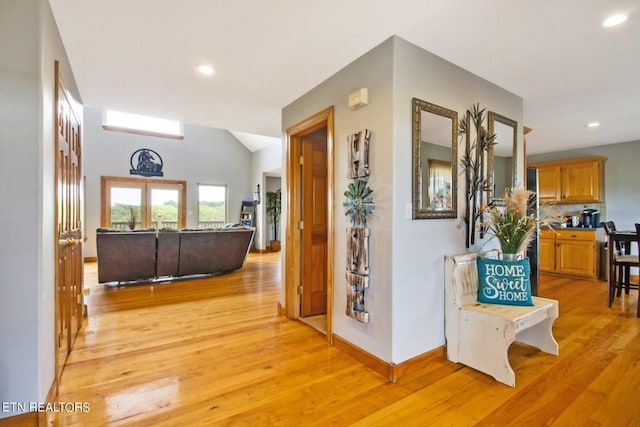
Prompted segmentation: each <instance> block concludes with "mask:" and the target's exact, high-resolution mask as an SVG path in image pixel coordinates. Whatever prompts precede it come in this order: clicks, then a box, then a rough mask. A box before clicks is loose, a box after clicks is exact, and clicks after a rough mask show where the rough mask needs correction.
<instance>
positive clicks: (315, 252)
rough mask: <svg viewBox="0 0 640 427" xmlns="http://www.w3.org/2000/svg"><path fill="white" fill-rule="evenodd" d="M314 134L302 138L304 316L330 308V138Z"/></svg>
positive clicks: (302, 304) (302, 310) (302, 303)
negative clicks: (328, 243)
mask: <svg viewBox="0 0 640 427" xmlns="http://www.w3.org/2000/svg"><path fill="white" fill-rule="evenodd" d="M314 135H316V134H313V135H311V136H307V137H303V138H302V140H301V144H302V146H301V152H302V162H301V174H302V221H303V227H302V254H301V255H302V272H301V274H302V277H301V284H302V298H301V309H300V314H301V316H303V317H304V316H313V315H317V314H325V313H326V312H327V235H328V226H327V220H328V212H327V194H328V188H327V139H326V136H324V133H322V132H320V134H319V135H316V136H314Z"/></svg>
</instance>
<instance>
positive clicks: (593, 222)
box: [582, 209, 600, 228]
mask: <svg viewBox="0 0 640 427" xmlns="http://www.w3.org/2000/svg"><path fill="white" fill-rule="evenodd" d="M582 226H583V227H584V228H597V227H599V226H600V212H598V210H597V209H585V210H583V211H582Z"/></svg>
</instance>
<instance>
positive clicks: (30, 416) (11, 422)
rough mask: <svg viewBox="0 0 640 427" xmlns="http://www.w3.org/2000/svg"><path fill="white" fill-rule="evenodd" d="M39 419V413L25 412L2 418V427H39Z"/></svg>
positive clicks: (0, 420) (0, 425) (0, 421)
mask: <svg viewBox="0 0 640 427" xmlns="http://www.w3.org/2000/svg"><path fill="white" fill-rule="evenodd" d="M38 419H39V417H38V412H25V413H24V414H19V415H13V416H11V417H6V418H0V427H38V425H40V424H39V421H38ZM42 425H44V424H42Z"/></svg>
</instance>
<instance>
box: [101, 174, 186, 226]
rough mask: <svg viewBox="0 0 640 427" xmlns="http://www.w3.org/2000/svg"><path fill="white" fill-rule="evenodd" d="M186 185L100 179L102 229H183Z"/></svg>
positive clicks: (139, 180) (126, 179)
mask: <svg viewBox="0 0 640 427" xmlns="http://www.w3.org/2000/svg"><path fill="white" fill-rule="evenodd" d="M185 205H186V182H185V181H170V180H147V179H138V178H115V177H102V218H101V221H100V222H101V224H102V227H106V228H116V229H120V230H134V229H140V228H159V229H163V228H164V229H175V230H177V229H179V228H184V227H185V226H186V218H185Z"/></svg>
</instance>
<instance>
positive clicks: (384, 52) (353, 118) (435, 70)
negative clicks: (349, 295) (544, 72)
mask: <svg viewBox="0 0 640 427" xmlns="http://www.w3.org/2000/svg"><path fill="white" fill-rule="evenodd" d="M364 87H366V88H368V90H369V105H367V106H366V107H363V108H361V109H358V110H355V111H350V110H348V108H347V96H348V94H349V93H351V92H353V91H355V90H357V89H359V88H364ZM412 97H418V98H420V99H423V100H425V101H428V102H432V103H435V104H438V105H441V106H443V107H447V108H450V109H453V110H456V111H458V114H459V115H462V114H464V112H465V111H466V109H468V108H471V107H472V105H473V104H474V103H476V102H480V104H481V106H482V107H486V108H487V111H488V110H493V111H495V112H497V113H499V114H502V115H504V116H506V117H509V118H511V119H513V120H516V121H518V123H522V118H523V102H522V99H521V98H520V97H518V96H516V95H514V94H512V93H510V92H508V91H506V90H504V89H501V88H500V87H498V86H496V85H494V84H492V83H490V82H488V81H486V80H484V79H482V78H480V77H478V76H475V75H473V74H471V73H469V72H468V71H465V70H463V69H461V68H459V67H457V66H456V65H454V64H451V63H449V62H447V61H445V60H443V59H442V58H439V57H437V56H435V55H433V54H431V53H429V52H426V51H424V50H423V49H420V48H418V47H417V46H415V45H413V44H411V43H409V42H407V41H405V40H403V39H401V38H398V37H395V36H394V37H391V38H389V39H387V40H386V41H384V42H383V43H382V44H380V45H379V46H377V47H375V48H373V49H372V50H371V51H369V52H367V53H365V54H364V55H362V56H361V57H359V58H357V59H356V60H354V61H353V62H352V63H351V64H349V65H347V66H346V67H345V68H343V69H342V70H340V71H339V72H337V73H336V74H334V75H333V76H331V77H330V78H328V79H327V80H326V81H324V82H323V83H321V84H320V85H318V86H317V87H316V88H314V89H313V90H311V91H309V92H308V93H307V94H305V95H303V96H302V97H301V98H299V99H297V100H296V101H294V102H293V103H291V104H290V105H288V106H287V107H285V108H284V109H283V113H282V126H283V132H284V130H285V129H287V128H288V127H291V126H293V125H295V124H297V123H299V122H301V121H302V120H304V119H306V118H308V117H310V116H312V115H314V114H316V113H318V112H319V111H321V110H323V109H325V108H327V107H329V106H334V121H335V123H334V128H335V135H334V136H335V138H334V158H333V162H334V168H335V169H334V171H335V173H334V178H335V189H334V191H333V194H334V197H335V198H334V200H333V204H334V206H335V211H334V212H333V213H332V215H333V218H334V225H335V226H334V233H335V239H334V242H335V247H334V248H333V250H334V255H335V260H334V261H335V265H334V266H333V270H334V271H333V273H334V274H333V276H334V300H333V303H334V312H333V327H334V331H333V332H334V333H335V334H336V335H338V336H340V337H341V338H343V339H346V340H347V341H349V342H351V343H352V344H354V345H356V346H358V347H359V348H361V349H363V350H365V351H367V352H369V353H371V354H373V355H375V356H377V357H378V358H380V359H382V360H384V361H386V362H388V363H401V362H404V361H406V360H408V359H410V358H412V357H415V356H417V355H420V354H422V353H425V352H428V351H430V350H432V349H434V348H436V347H439V346H442V345H444V343H445V339H444V256H445V255H447V254H451V255H453V254H457V253H461V252H465V251H466V248H465V245H464V236H465V233H464V225H463V222H462V220H461V219H460V218H457V219H444V220H412V219H411V216H410V215H409V216H407V211H409V212H410V207H411V194H412V175H411V167H412V162H411V156H412V154H411V147H412V137H411V126H412V113H411V99H412ZM365 128H367V129H370V130H371V131H372V137H371V143H370V159H369V165H370V172H371V177H370V180H369V185H370V187H371V188H372V189H373V190H374V201H375V206H376V207H375V210H374V212H373V216H372V218H371V220H370V222H368V226H369V228H370V230H371V235H370V241H369V245H370V246H369V255H370V269H371V276H370V277H371V281H370V287H369V289H368V290H367V291H366V309H367V311H368V312H369V313H370V321H369V323H368V324H363V323H360V322H358V321H356V320H353V319H351V318H349V317H347V316H346V315H345V306H346V288H345V286H346V283H345V279H344V270H345V260H346V236H345V229H346V227H348V226H349V223H348V221H347V219H346V218H345V216H344V208H343V207H342V203H343V201H344V197H343V193H344V191H345V190H346V188H347V185H348V182H349V180H348V179H347V178H346V176H347V136H348V135H350V134H352V133H355V132H358V131H360V130H362V129H365ZM520 129H521V127H520ZM518 144H519V153H522V152H523V151H522V134H521V132H520V133H519V136H518ZM463 149H464V146H463V145H459V151H458V160H457V161H459V159H460V156H461V155H462V150H463ZM284 150H286V147H285V148H284ZM517 160H518V164H519V171H520V175H519V177H518V179H519V181H520V182H522V181H523V175H522V164H523V158H522V154H520V157H519V158H518V159H517ZM463 176H464V175H463V173H462V171H459V174H458V180H459V181H458V211H459V215H462V212H463V209H464V180H463ZM284 179H286V177H284ZM283 185H284V186H285V187H286V183H284V184H283ZM283 206H286V203H283ZM285 215H286V212H285ZM482 244H483V242H481V243H480V244H479V245H478V247H477V248H475V249H478V248H479V247H480V246H482ZM488 247H489V245H487V246H485V248H488ZM285 251H286V248H285ZM283 292H284V290H283ZM281 301H282V302H284V293H283V294H282V295H281Z"/></svg>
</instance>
